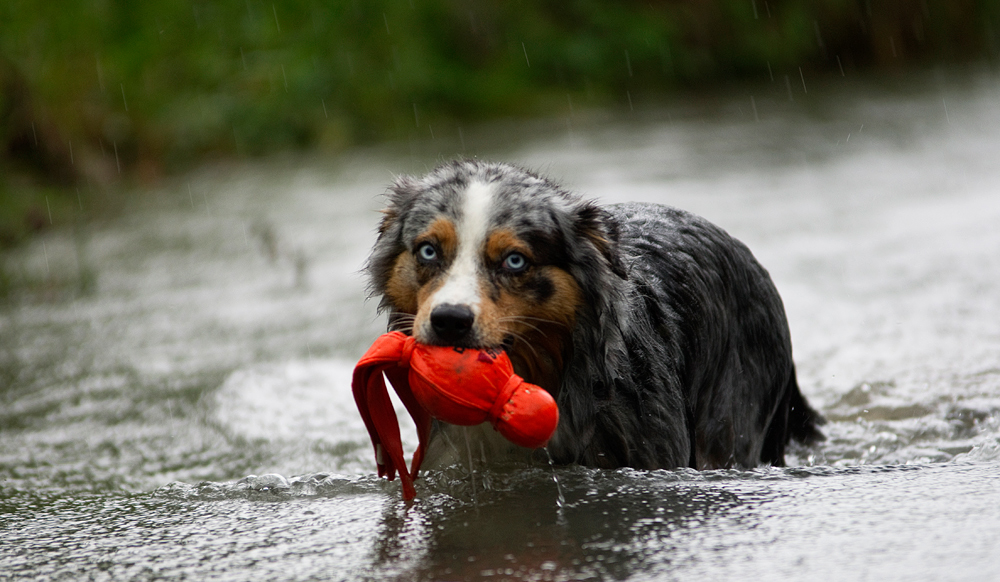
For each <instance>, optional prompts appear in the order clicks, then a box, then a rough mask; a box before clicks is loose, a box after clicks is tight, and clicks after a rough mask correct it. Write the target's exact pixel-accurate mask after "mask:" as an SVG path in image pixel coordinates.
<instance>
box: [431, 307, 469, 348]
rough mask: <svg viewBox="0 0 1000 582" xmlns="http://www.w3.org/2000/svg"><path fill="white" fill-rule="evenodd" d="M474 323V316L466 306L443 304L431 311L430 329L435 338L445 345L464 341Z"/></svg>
mask: <svg viewBox="0 0 1000 582" xmlns="http://www.w3.org/2000/svg"><path fill="white" fill-rule="evenodd" d="M475 321H476V316H475V314H474V313H472V310H471V309H469V307H468V306H467V305H453V304H451V303H445V304H443V305H438V306H437V307H435V308H434V310H433V311H431V327H432V328H434V333H435V334H437V337H438V338H439V339H440V340H441V341H443V342H446V343H455V342H458V341H460V340H462V339H465V338H466V337H467V336H468V335H469V332H470V331H472V324H473V323H474V322H475Z"/></svg>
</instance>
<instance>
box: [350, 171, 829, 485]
mask: <svg viewBox="0 0 1000 582" xmlns="http://www.w3.org/2000/svg"><path fill="white" fill-rule="evenodd" d="M367 271H368V274H369V276H370V280H371V289H372V293H373V295H375V296H378V297H380V298H381V303H380V308H381V309H382V310H385V311H387V312H388V316H389V328H390V329H393V330H400V331H403V332H405V333H407V334H410V335H413V336H415V337H416V338H417V340H418V341H420V342H423V343H428V344H436V345H451V346H459V347H475V348H494V349H503V350H505V351H506V352H507V353H508V354H509V356H510V358H511V360H512V361H513V363H514V369H515V372H517V374H519V375H520V376H522V377H523V378H524V379H525V380H527V381H528V382H531V383H533V384H537V385H539V386H542V387H543V388H545V389H546V390H548V391H549V392H550V393H551V394H552V395H553V396H554V397H555V399H556V402H557V403H558V406H559V413H560V421H559V427H558V429H557V430H556V433H555V435H554V436H553V438H552V440H551V442H550V443H549V446H548V451H549V454H550V455H551V457H552V458H553V459H554V460H555V461H556V462H560V463H578V464H582V465H587V466H592V467H603V468H614V467H635V468H641V469H656V468H675V467H693V468H697V469H710V468H724V467H754V466H757V465H760V464H771V465H776V466H782V465H784V456H785V447H786V445H787V444H788V443H789V442H790V440H791V439H796V440H798V441H801V442H804V443H810V442H813V441H816V440H819V439H822V438H823V437H822V435H821V433H820V432H819V430H818V429H817V425H818V424H820V423H821V422H822V419H821V417H820V416H819V415H818V414H817V413H816V412H815V411H814V410H813V409H812V408H810V407H809V405H808V404H807V403H806V401H805V398H804V397H803V396H802V394H801V392H800V391H799V387H798V384H797V381H796V376H795V368H794V365H793V362H792V348H791V340H790V337H789V331H788V324H787V321H786V318H785V312H784V307H783V306H782V302H781V298H780V297H779V295H778V292H777V290H776V289H775V287H774V284H773V283H772V282H771V279H770V276H769V275H768V273H767V271H766V270H764V268H763V267H761V266H760V264H759V263H758V262H757V261H756V259H754V257H753V255H752V254H751V252H750V250H749V249H747V247H746V246H744V245H743V244H742V243H740V242H739V241H737V240H735V239H733V238H732V237H730V236H729V235H728V234H727V233H726V232H724V231H723V230H722V229H720V228H718V227H716V226H714V225H712V224H711V223H709V222H707V221H706V220H704V219H702V218H699V217H697V216H694V215H692V214H689V213H687V212H684V211H681V210H677V209H674V208H670V207H666V206H659V205H654V204H640V203H631V204H621V205H614V206H608V207H600V206H597V205H596V204H594V203H593V202H590V201H587V200H584V199H582V198H581V197H579V196H577V195H575V194H572V193H570V192H568V191H566V190H565V189H563V188H561V187H560V186H559V185H557V184H555V183H553V182H552V181H549V180H547V179H545V178H543V177H541V176H539V175H536V174H534V173H532V172H530V171H526V170H523V169H520V168H516V167H513V166H510V165H506V164H496V163H486V162H481V161H475V160H459V161H454V162H451V163H448V164H445V165H442V166H440V167H439V168H437V169H435V170H434V171H432V172H431V173H430V174H428V175H426V176H424V177H422V178H413V177H402V178H399V179H398V180H397V181H396V183H395V184H394V185H393V186H392V187H391V188H390V190H389V193H388V208H387V209H386V210H385V211H384V217H383V219H382V222H381V225H380V227H379V235H378V239H377V242H376V243H375V246H374V249H373V250H372V254H371V256H370V258H369V261H368V264H367ZM457 428H458V427H450V426H448V425H445V424H444V423H437V424H436V426H435V430H434V434H433V436H432V441H431V445H430V447H429V450H428V455H427V460H426V464H425V466H433V465H435V464H438V465H440V464H447V463H448V462H453V461H455V460H457V458H458V455H460V454H462V455H464V452H465V451H464V449H466V448H467V447H468V444H469V443H468V442H466V443H464V444H461V441H457V440H456V438H455V437H456V436H457ZM470 434H472V435H473V438H475V439H477V440H478V443H477V444H475V445H474V446H475V450H476V453H477V456H478V455H479V454H480V452H481V453H482V454H483V455H484V456H493V455H499V454H503V453H511V454H513V453H514V452H515V451H513V450H512V448H513V446H512V445H509V444H508V443H505V442H504V441H503V439H501V438H500V437H499V436H496V434H495V433H494V432H493V431H492V430H491V429H490V427H488V426H487V427H486V429H481V430H478V431H467V432H466V435H464V437H463V438H469V435H470ZM459 447H461V448H459ZM469 449H470V450H471V447H469ZM487 451H488V452H487Z"/></svg>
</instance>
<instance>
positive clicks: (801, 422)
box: [785, 372, 826, 445]
mask: <svg viewBox="0 0 1000 582" xmlns="http://www.w3.org/2000/svg"><path fill="white" fill-rule="evenodd" d="M788 384H789V385H788V396H787V397H788V424H787V425H786V426H787V428H786V433H785V434H787V435H788V439H789V440H791V439H795V440H797V441H799V442H800V443H802V444H804V445H811V444H814V443H817V442H819V441H822V440H825V439H826V437H825V436H823V433H822V432H820V430H819V427H820V426H821V425H823V424H826V419H825V418H823V416H822V415H820V413H818V412H816V410H815V409H813V407H811V406H809V403H808V402H806V398H805V396H803V395H802V391H800V390H799V383H798V381H797V380H796V379H795V373H794V372H793V373H792V376H791V378H790V379H789V380H788Z"/></svg>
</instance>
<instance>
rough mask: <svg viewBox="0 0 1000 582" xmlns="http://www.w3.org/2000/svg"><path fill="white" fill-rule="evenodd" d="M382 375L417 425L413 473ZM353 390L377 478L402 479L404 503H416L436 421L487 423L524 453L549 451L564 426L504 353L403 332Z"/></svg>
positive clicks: (368, 360)
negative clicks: (435, 342)
mask: <svg viewBox="0 0 1000 582" xmlns="http://www.w3.org/2000/svg"><path fill="white" fill-rule="evenodd" d="M383 374H385V377H387V378H388V379H389V382H390V383H391V384H392V386H393V388H395V390H396V393H397V394H398V395H399V399H400V400H401V401H402V402H403V405H404V406H406V410H407V411H408V412H409V413H410V416H412V417H413V420H414V422H415V423H416V425H417V438H418V440H419V444H418V446H417V450H416V452H415V453H414V454H413V464H412V466H411V468H410V470H409V471H407V470H406V462H405V461H404V459H403V446H402V443H401V441H400V436H399V422H398V420H397V419H396V413H395V411H393V408H392V401H391V400H390V399H389V393H388V391H387V390H386V386H385V380H384V379H383ZM351 387H352V389H353V391H354V401H355V402H356V403H357V405H358V410H359V411H360V412H361V418H362V419H363V420H364V422H365V427H366V428H367V429H368V434H369V435H370V436H371V439H372V445H374V447H375V462H376V464H377V465H378V474H379V476H380V477H382V476H385V477H387V478H388V479H389V480H390V481H391V480H393V479H394V478H395V476H396V472H397V471H398V472H399V479H400V481H402V483H403V499H406V500H407V501H409V500H411V499H413V498H414V497H415V496H416V490H415V489H414V488H413V480H414V479H416V478H417V472H418V471H419V470H420V463H421V462H422V461H423V457H424V453H425V451H426V445H427V440H428V438H429V437H430V430H431V418H432V417H433V418H437V419H439V420H443V421H445V422H448V423H451V424H457V425H461V426H473V425H476V424H480V423H482V422H486V421H487V420H488V421H489V422H490V423H491V424H492V425H493V427H494V428H495V429H496V430H497V431H498V432H499V433H500V434H502V435H503V436H504V437H505V438H506V439H507V440H509V441H511V442H512V443H514V444H516V445H519V446H522V447H527V448H539V447H543V446H545V444H546V443H548V441H549V439H550V438H552V434H553V433H554V432H555V430H556V426H557V425H558V424H559V409H558V408H557V407H556V402H555V400H554V399H553V398H552V396H551V395H550V394H549V393H548V392H546V391H545V390H544V389H542V388H540V387H538V386H535V385H534V384H529V383H527V382H525V381H524V380H523V379H522V378H521V377H520V376H518V375H517V374H515V373H514V367H513V365H512V364H511V363H510V358H508V357H507V354H506V353H505V352H503V351H492V350H477V349H471V348H455V347H449V346H431V345H427V344H421V343H417V341H416V340H415V339H414V338H413V337H410V336H407V335H405V334H403V333H401V332H398V331H393V332H389V333H387V334H384V335H382V336H380V337H379V338H378V339H377V340H375V343H374V344H372V347H370V348H369V349H368V351H367V352H366V353H365V355H364V356H363V357H362V358H361V360H360V361H359V362H358V365H357V366H355V368H354V378H353V381H352V383H351Z"/></svg>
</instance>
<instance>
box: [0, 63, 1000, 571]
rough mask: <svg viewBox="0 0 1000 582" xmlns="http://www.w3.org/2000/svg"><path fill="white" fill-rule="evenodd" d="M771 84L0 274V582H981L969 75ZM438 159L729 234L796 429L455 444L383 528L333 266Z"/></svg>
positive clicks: (983, 329)
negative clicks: (551, 446)
mask: <svg viewBox="0 0 1000 582" xmlns="http://www.w3.org/2000/svg"><path fill="white" fill-rule="evenodd" d="M774 87H775V86H760V87H757V88H754V89H746V88H740V89H733V90H730V91H728V92H722V93H715V94H712V95H702V96H698V97H690V98H687V99H686V100H681V101H676V102H672V103H670V104H669V105H667V106H664V107H660V108H657V109H655V110H642V111H639V110H636V111H628V110H626V111H619V112H608V111H599V112H584V111H576V112H572V111H568V112H567V115H566V116H565V117H563V118H559V119H554V120H546V121H538V122H534V123H532V124H528V125H525V124H522V125H508V124H497V125H495V126H490V127H484V128H479V129H475V130H474V129H469V128H467V129H466V130H465V131H464V132H462V133H459V132H458V131H457V130H456V131H452V132H449V131H448V129H447V128H433V131H434V132H436V133H435V134H434V139H431V130H432V128H427V127H422V128H417V129H415V131H418V132H420V134H419V136H418V137H415V138H414V139H413V140H412V141H411V142H410V143H409V144H404V145H402V146H390V147H383V148H377V149H370V150H363V151H360V150H359V151H356V152H351V153H349V154H347V155H343V156H340V157H338V158H336V159H319V158H314V157H310V158H296V159H277V160H267V161H263V162H247V163H245V164H231V165H227V166H224V167H213V168H211V169H205V170H202V171H200V172H197V173H193V174H191V175H189V176H185V177H182V178H180V179H176V180H174V181H171V182H170V183H169V184H166V185H163V186H160V187H157V188H155V189H153V190H150V191H146V192H142V193H141V195H138V193H136V195H135V196H134V197H135V200H134V201H132V202H129V203H128V204H127V210H126V211H124V212H123V213H121V214H120V215H119V216H117V217H115V218H109V219H105V220H100V221H94V222H91V223H88V224H86V225H80V226H78V227H76V228H73V229H67V230H65V231H61V230H60V231H53V232H49V233H47V234H45V235H44V236H42V237H39V238H38V239H36V240H34V241H33V242H32V243H31V244H30V245H28V246H26V247H23V248H20V249H17V250H16V251H11V252H8V253H7V254H5V255H3V274H4V277H6V280H7V287H8V289H9V291H8V299H7V303H6V304H5V305H4V306H3V307H2V311H0V406H2V409H0V580H21V579H25V580H27V579H31V580H64V579H65V580H72V579H87V580H119V579H121V580H125V579H128V580H136V579H138V580H147V579H148V580H175V579H176V580H179V579H190V580H209V579H211V580H245V579H248V578H251V577H253V578H259V579H266V580H313V579H316V580H369V579H379V580H381V579H399V580H471V579H484V580H577V579H594V580H704V579H757V580H783V579H790V578H794V579H815V580H880V581H881V580H904V579H905V580H913V579H928V580H1000V226H998V225H1000V82H998V80H997V78H996V76H995V75H994V74H989V73H987V74H978V75H965V76H949V75H943V74H938V75H928V76H926V77H924V78H921V79H920V80H918V81H917V82H913V81H905V82H904V81H901V80H896V81H893V82H892V83H890V84H875V83H873V82H872V81H867V82H861V83H855V84H850V85H849V84H847V83H846V82H845V83H843V84H837V83H834V82H832V81H830V82H826V83H825V84H817V85H816V86H815V87H809V91H808V93H806V92H805V91H801V90H795V91H794V92H792V91H789V90H788V88H787V87H786V86H784V85H781V86H780V88H777V89H776V88H774ZM424 132H426V135H425V134H424ZM415 135H416V134H415ZM463 151H464V152H465V153H466V154H467V155H480V156H483V157H489V158H494V159H503V160H507V161H514V162H518V163H522V164H525V165H528V166H530V167H533V168H536V169H539V170H541V171H543V172H545V173H547V174H549V175H551V176H554V177H556V178H557V179H559V180H561V181H563V182H564V183H566V184H567V185H569V186H570V187H572V188H574V189H576V190H578V191H580V192H583V193H584V194H586V195H588V196H591V197H595V198H598V199H600V200H602V201H606V202H619V201H625V200H646V201H654V202H663V203H668V204H672V205H675V206H678V207H681V208H685V209H687V210H691V211H693V212H696V213H698V214H701V215H703V216H705V217H707V218H709V219H710V220H712V221H714V222H716V223H717V224H719V225H721V226H722V227H724V228H726V229H727V230H728V231H729V232H730V233H732V234H733V235H735V236H736V237H737V238H740V239H741V240H743V241H744V242H746V243H747V244H748V245H749V246H750V248H751V249H752V250H753V251H754V253H755V254H756V256H757V257H758V258H759V259H760V261H761V262H762V263H763V264H764V265H765V266H766V267H767V268H768V269H769V271H770V272H771V274H772V276H773V278H774V280H775V282H776V284H777V287H778V289H779V291H780V292H781V293H782V296H783V298H784V301H785V305H786V309H787V312H788V318H789V322H790V325H791V329H792V341H793V346H794V350H795V360H796V365H797V367H798V372H799V381H800V384H801V386H802V390H803V392H804V393H805V394H806V396H807V397H808V398H809V399H810V401H811V402H812V403H813V404H814V405H815V406H816V407H817V408H818V409H819V410H821V411H822V412H823V414H824V415H825V416H826V417H827V418H828V419H829V422H828V424H827V425H826V426H825V427H824V432H825V433H826V435H827V440H826V441H825V442H824V443H822V444H820V445H818V446H816V447H814V448H801V447H799V448H793V450H792V451H791V453H790V454H789V457H788V461H789V465H790V467H788V468H784V469H773V468H760V469H756V470H752V471H735V470H734V471H708V472H701V473H699V472H695V471H690V470H678V471H653V472H639V471H632V470H622V471H598V470H590V469H584V468H579V467H561V468H556V469H554V470H553V469H551V468H549V467H548V466H537V467H523V466H521V467H509V466H496V465H495V464H492V463H487V462H485V460H484V459H482V458H479V457H478V456H476V455H470V459H469V462H468V463H465V464H464V465H463V466H457V467H453V468H451V469H448V470H445V471H443V472H439V473H432V474H427V475H425V478H423V479H421V480H420V482H419V483H418V497H417V501H416V502H415V503H414V504H413V505H412V506H411V507H407V506H406V505H405V504H404V503H402V502H401V501H400V492H399V485H398V481H397V482H393V483H387V482H385V481H384V480H379V479H377V478H376V477H375V476H374V474H373V471H374V463H373V459H372V458H371V457H372V455H371V448H370V444H369V443H368V437H367V434H366V432H365V431H364V427H363V424H362V423H361V421H360V418H359V417H358V414H357V412H356V410H355V408H354V403H353V400H352V398H351V396H350V389H349V381H350V371H351V369H352V367H353V364H354V362H355V361H356V360H357V358H358V357H359V356H360V355H361V353H363V351H364V350H365V348H366V347H367V346H368V345H369V344H370V343H371V341H372V340H373V339H374V338H375V337H376V336H377V335H378V334H380V333H381V332H382V331H384V327H385V322H384V320H383V319H382V318H380V317H378V316H377V315H376V314H375V304H374V302H373V301H367V302H366V299H365V295H366V293H365V283H364V280H363V277H362V276H361V274H360V269H361V267H362V264H363V262H364V259H365V256H366V254H367V251H368V249H369V247H370V246H371V244H372V242H373V240H374V229H375V225H376V223H377V221H378V212H377V210H378V208H379V207H380V204H381V201H380V195H381V193H382V192H384V189H385V186H386V184H387V183H389V182H390V181H391V180H392V178H393V176H394V175H395V174H398V173H403V172H410V173H416V172H422V171H424V170H426V169H428V168H429V167H431V166H432V165H434V164H435V163H436V162H437V161H438V160H440V159H443V158H448V157H451V156H453V155H456V154H459V153H462V152H463ZM81 203H82V200H81ZM403 416H404V417H405V415H403ZM403 421H404V422H403V424H404V430H412V425H407V424H406V422H405V421H406V419H405V418H403ZM404 436H405V437H406V439H407V442H406V444H407V446H408V447H409V448H410V450H412V448H413V446H414V444H415V443H414V440H415V439H414V438H413V435H412V433H407V434H405V435H404ZM560 496H561V497H560ZM560 499H561V503H560Z"/></svg>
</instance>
